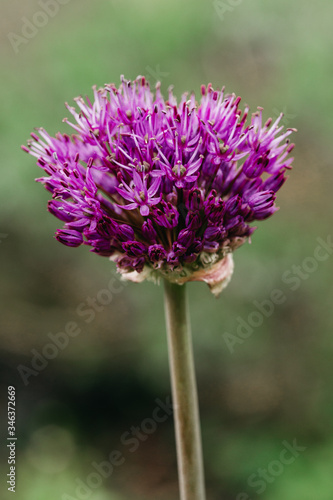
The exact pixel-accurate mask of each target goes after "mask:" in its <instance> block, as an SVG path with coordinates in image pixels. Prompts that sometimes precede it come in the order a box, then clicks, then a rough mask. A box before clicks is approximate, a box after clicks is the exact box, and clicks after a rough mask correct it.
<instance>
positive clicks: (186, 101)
mask: <svg viewBox="0 0 333 500" xmlns="http://www.w3.org/2000/svg"><path fill="white" fill-rule="evenodd" d="M76 103H77V106H78V107H79V112H77V111H76V110H75V109H74V108H72V107H70V106H68V105H67V109H68V110H69V112H70V113H71V114H72V115H73V118H74V120H73V123H72V122H69V121H68V120H65V121H67V123H68V124H69V125H70V126H71V127H72V128H73V129H74V134H73V135H72V136H69V135H66V134H60V133H58V134H57V135H56V136H55V137H51V136H50V135H49V134H48V133H47V132H45V130H43V129H39V130H38V132H39V135H37V134H36V133H33V134H31V136H32V139H31V140H30V141H28V147H26V146H22V148H23V150H24V151H27V152H28V153H30V154H31V155H33V156H35V157H36V158H37V165H38V166H39V167H40V168H41V169H42V170H43V171H44V176H43V177H41V178H39V179H37V180H38V182H41V183H42V184H44V186H45V187H46V189H47V190H48V191H50V193H52V200H51V201H50V202H49V205H48V209H49V211H50V212H51V213H52V214H53V215H55V216H56V217H57V218H58V219H59V220H61V221H62V222H64V227H63V229H60V230H58V231H57V233H56V238H57V240H58V241H60V242H61V243H63V244H64V245H67V246H72V247H76V246H79V245H81V244H85V245H88V246H90V247H91V251H93V252H94V253H97V254H99V255H103V256H109V257H110V258H111V259H112V260H114V261H115V262H116V263H117V267H118V270H119V272H121V273H122V274H123V275H124V277H126V278H128V279H132V280H134V281H141V280H142V279H145V278H153V279H158V277H159V276H162V277H167V278H168V279H170V280H172V281H174V282H177V283H183V282H185V281H189V280H203V281H207V283H208V284H209V285H210V286H211V287H212V288H213V290H214V291H217V292H219V291H220V290H221V289H222V282H223V283H224V284H225V282H226V281H227V278H228V277H230V274H231V270H232V257H231V252H232V251H233V250H235V249H236V248H238V247H239V246H240V245H242V244H243V243H244V242H245V241H246V240H248V239H249V238H250V236H251V234H252V233H253V231H254V230H255V227H253V226H251V225H250V224H251V223H252V222H254V221H256V220H263V219H266V218H267V217H269V216H270V215H272V214H273V213H274V212H275V211H276V210H277V208H276V206H275V197H276V192H277V191H278V190H279V189H280V187H281V186H282V185H283V183H284V181H285V180H286V177H287V176H286V171H287V170H289V169H290V168H291V164H292V161H293V158H290V157H289V153H290V152H291V151H292V149H293V146H294V145H293V144H289V139H288V136H289V135H290V134H291V133H292V131H293V129H287V131H285V132H283V131H282V129H283V127H282V126H280V125H279V123H280V120H281V118H282V114H281V115H280V117H279V118H278V119H277V120H276V121H275V122H274V123H273V122H272V120H271V119H269V120H268V121H267V122H266V123H264V124H263V121H262V109H261V108H259V110H258V111H257V112H256V113H254V114H253V115H252V118H251V122H250V124H246V120H247V115H248V111H249V110H248V108H247V107H246V108H245V110H244V111H243V112H242V111H241V110H240V109H239V103H240V97H237V98H236V96H235V95H234V94H232V95H230V94H225V92H224V89H222V90H221V91H216V90H213V88H212V86H211V84H209V85H208V86H207V87H205V86H202V88H201V99H200V102H197V101H196V100H195V96H194V94H192V95H190V96H188V95H187V94H184V95H183V96H182V98H181V100H180V102H179V103H177V100H176V98H175V97H174V95H173V93H172V90H169V95H168V100H166V101H165V100H164V98H163V97H162V95H161V92H160V85H159V84H157V86H156V91H155V93H153V92H152V91H151V90H150V87H149V84H148V82H147V81H146V80H145V78H143V77H138V78H137V79H136V80H135V81H134V82H130V81H127V80H125V79H124V78H122V81H121V85H120V87H119V88H117V87H116V86H115V85H114V84H110V85H106V86H105V88H104V89H98V90H97V89H96V88H95V87H94V99H93V101H92V102H91V101H90V100H89V99H88V98H87V99H86V101H84V100H83V99H82V98H77V99H76Z"/></svg>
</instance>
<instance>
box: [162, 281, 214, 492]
mask: <svg viewBox="0 0 333 500" xmlns="http://www.w3.org/2000/svg"><path fill="white" fill-rule="evenodd" d="M164 289H165V315H166V325H167V337H168V349H169V364H170V374H171V386H172V400H173V408H174V421H175V432H176V447H177V460H178V474H179V487H180V498H181V500H205V485H204V471H203V459H202V446H201V432H200V418H199V405H198V396H197V387H196V379H195V368H194V360H193V348H192V335H191V327H190V321H189V309H188V302H187V294H186V285H177V284H175V283H170V282H169V281H167V280H164Z"/></svg>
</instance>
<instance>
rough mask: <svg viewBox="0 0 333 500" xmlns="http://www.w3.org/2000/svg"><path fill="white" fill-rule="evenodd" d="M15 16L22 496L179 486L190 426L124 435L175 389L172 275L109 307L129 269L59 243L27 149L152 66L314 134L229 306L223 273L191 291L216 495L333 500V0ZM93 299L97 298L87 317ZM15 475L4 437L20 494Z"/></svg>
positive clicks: (135, 6) (94, 498)
mask: <svg viewBox="0 0 333 500" xmlns="http://www.w3.org/2000/svg"><path fill="white" fill-rule="evenodd" d="M43 6H44V7H43ZM45 6H46V7H45ZM0 9H1V16H0V34H1V45H0V57H1V78H0V96H1V97H0V102H1V113H0V148H1V165H0V168H1V182H0V205H1V207H0V208H1V212H0V214H1V215H0V291H1V302H0V304H1V316H0V324H1V345H0V363H1V366H0V371H1V382H0V398H1V432H2V435H3V436H6V433H7V419H6V414H7V408H6V398H7V386H8V385H14V386H15V387H16V392H17V437H18V440H17V450H16V451H17V463H16V466H17V487H16V496H15V498H16V499H17V500H45V499H47V500H60V499H61V500H66V498H67V500H68V498H72V499H73V498H76V499H77V500H79V499H80V498H89V499H90V500H124V499H126V500H131V499H136V500H149V499H152V500H174V499H176V498H178V489H177V488H178V486H177V468H176V455H175V444H174V434H173V422H172V418H171V417H170V418H168V419H167V420H166V421H165V422H163V423H159V424H158V425H157V428H156V429H155V430H154V432H152V433H148V432H147V433H143V434H141V437H140V438H137V439H138V442H139V446H138V447H137V449H136V450H135V451H131V450H130V446H129V445H126V444H123V442H122V438H121V436H123V434H124V433H126V432H129V433H131V432H132V430H131V429H132V427H133V426H134V427H136V426H139V427H140V426H142V425H144V424H143V423H144V421H145V419H147V418H150V417H151V415H152V412H153V410H154V408H155V407H156V399H159V400H162V401H165V400H166V398H167V397H168V396H169V395H170V383H169V371H168V359H167V345H166V338H165V327H164V312H163V287H162V286H160V287H158V286H154V285H153V284H151V283H144V284H142V285H134V284H128V285H126V286H125V285H124V284H123V285H120V284H119V282H118V281H117V280H116V281H115V283H116V284H115V287H117V290H118V291H119V290H120V291H119V293H113V295H112V300H111V302H110V303H109V304H106V305H104V306H103V305H101V302H100V301H99V299H100V298H101V297H103V292H101V291H102V290H104V289H106V288H107V287H108V283H109V281H110V279H112V278H113V279H114V274H115V273H114V265H113V264H111V263H110V262H109V261H108V260H107V259H103V258H101V257H97V256H95V255H93V254H89V252H88V249H87V248H79V249H75V250H74V249H70V248H66V247H64V246H62V245H60V244H59V243H58V242H56V240H55V239H54V238H53V234H54V232H55V230H56V228H57V227H60V226H59V221H57V220H56V219H55V218H53V217H52V216H51V215H50V214H48V213H47V211H46V203H47V200H48V198H49V195H48V193H47V192H46V191H44V190H43V188H42V186H41V185H38V184H36V183H34V178H36V177H38V176H39V175H41V173H40V171H38V167H37V166H36V165H35V162H34V159H33V158H32V157H30V156H27V155H24V153H23V152H22V151H21V150H20V145H21V144H24V143H25V142H26V140H27V139H28V137H29V134H30V132H31V131H32V130H33V129H34V127H39V126H43V127H44V128H45V129H46V130H48V131H49V132H50V133H52V134H54V133H56V132H57V131H58V130H60V131H63V132H64V131H67V132H68V131H69V128H68V126H67V125H66V124H63V123H62V121H61V120H62V118H63V117H65V116H67V115H68V113H67V110H66V109H65V108H64V106H63V103H64V102H65V101H67V102H70V103H71V102H72V99H73V98H74V97H75V96H77V95H80V94H82V95H86V94H88V95H91V87H92V85H94V84H96V85H97V86H103V84H104V83H107V82H115V83H116V84H118V82H119V77H120V75H121V74H124V75H125V77H126V78H129V79H133V78H135V77H136V76H137V75H139V74H142V75H145V76H146V77H147V78H148V79H149V80H150V82H151V84H152V85H153V84H155V82H156V81H157V80H160V81H161V84H162V90H163V92H164V93H167V89H168V87H169V86H170V85H171V84H173V85H174V87H175V94H176V95H178V96H180V95H181V94H182V93H183V92H184V91H191V90H195V91H196V92H197V93H198V92H199V89H200V85H201V84H202V83H208V82H212V84H213V86H214V87H219V88H221V87H222V86H223V85H225V86H226V90H227V91H228V92H235V93H236V94H238V95H241V96H242V98H243V101H242V102H243V103H248V104H249V105H250V107H251V110H252V111H253V112H254V111H255V110H256V107H257V106H263V107H264V116H265V117H267V118H268V117H270V116H271V117H273V118H274V117H275V118H277V116H278V115H279V113H280V112H281V111H283V112H284V113H285V116H284V119H283V124H284V125H285V126H286V127H287V128H288V127H295V128H297V129H298V133H297V134H294V136H293V140H294V142H296V149H295V162H294V169H293V170H292V171H291V174H290V178H289V180H288V182H287V183H286V185H285V186H284V187H283V188H282V190H281V192H280V193H279V194H278V205H279V206H280V211H279V212H277V213H276V214H275V215H274V217H273V218H272V219H269V220H268V221H265V222H262V223H260V224H258V226H259V228H258V230H257V231H256V232H255V233H254V235H253V237H252V244H251V245H248V244H247V245H245V246H243V247H242V248H241V249H240V250H238V251H237V252H236V253H235V256H234V257H235V273H234V277H233V279H232V281H231V283H230V285H229V286H228V288H227V289H226V291H225V292H223V294H222V295H221V297H220V298H219V299H217V300H216V299H214V298H213V297H212V296H211V295H210V293H209V290H208V288H206V286H205V285H204V284H201V283H200V284H199V283H193V284H191V285H190V286H189V287H188V288H189V295H190V304H191V316H192V325H193V336H194V350H195V358H196V366H197V378H198V387H199V399H200V408H201V418H202V433H203V448H204V456H205V468H206V482H207V496H208V500H220V499H223V500H256V499H257V498H260V499H262V500H284V499H286V498H293V499H299V500H313V499H315V500H331V499H332V496H333V479H332V453H333V432H332V430H333V429H332V422H333V369H332V357H333V346H332V327H333V319H332V318H333V317H332V300H333V293H332V271H333V255H332V253H330V252H329V251H328V250H326V253H325V249H324V250H323V249H322V250H321V253H320V255H321V256H324V255H326V256H327V258H325V259H324V258H322V259H318V258H317V257H314V255H317V253H315V251H316V248H317V247H318V245H319V242H318V238H321V239H322V240H324V242H326V241H327V238H330V235H332V236H333V234H332V207H333V202H332V194H331V193H332V187H333V186H332V168H333V165H332V157H333V142H332V135H333V120H332V116H333V115H332V111H333V109H332V108H333V99H332V87H333V85H332V83H333V63H332V61H333V59H332V53H333V35H332V17H333V3H332V2H331V1H329V0H318V1H317V2H303V1H301V0H294V1H293V2H290V1H287V0H280V1H279V2H267V1H265V0H252V1H249V0H240V1H238V0H237V1H235V0H225V1H223V0H221V1H211V0H210V1H208V2H207V1H205V2H204V1H199V0H192V1H191V2H190V1H189V0H183V1H176V0H168V1H166V0H161V1H159V2H156V1H155V2H154V1H152V0H142V1H140V2H139V1H135V0H123V1H119V0H118V1H117V0H99V1H98V2H93V1H92V0H68V1H67V2H66V1H64V0H62V1H61V2H60V0H59V1H58V0H52V1H51V0H49V1H47V0H45V1H43V0H41V1H35V0H27V1H25V2H23V1H22V0H10V1H9V0H1V7H0ZM47 9H49V10H47ZM52 9H53V10H52ZM41 11H42V12H44V15H42V16H41V15H40V14H37V13H38V12H41ZM45 12H49V13H48V14H45ZM45 16H46V17H45ZM27 20H28V23H27ZM29 22H31V23H33V26H32V28H31V25H29ZM36 24H37V25H39V26H40V27H38V28H37V29H35V30H34V26H35V25H36ZM27 26H30V28H29V27H27ZM22 30H23V31H22ZM29 30H30V31H29ZM13 35H14V36H13ZM15 35H16V37H15ZM26 35H28V36H26ZM18 36H19V37H21V38H18ZM322 248H324V247H322ZM318 255H319V254H318ZM295 266H296V267H295ZM297 266H300V267H297ZM119 287H121V288H119ZM274 290H279V291H280V295H281V294H282V296H283V298H284V300H283V301H282V300H281V303H279V304H273V303H272V301H271V298H272V293H273V296H274V292H273V291H274ZM89 298H90V300H96V301H97V302H95V304H96V303H97V304H98V310H97V309H95V310H94V315H93V316H92V315H90V316H88V315H86V316H83V315H82V311H84V310H87V308H88V306H87V303H88V302H87V301H88V300H89ZM104 298H105V295H104ZM267 301H270V303H268V302H267ZM258 304H259V306H258ZM263 305H264V306H266V315H265V314H264V313H263V312H261V313H260V307H263ZM78 308H79V311H81V315H79V313H78ZM258 311H259V312H258ZM267 311H268V312H267ZM254 312H256V314H253V313H254ZM88 319H91V321H89V322H88V321H87V320H88ZM69 322H75V323H77V325H78V328H80V333H79V334H78V335H77V336H75V337H71V338H70V340H69V342H68V345H67V346H66V347H65V348H64V349H60V348H59V349H58V351H59V352H58V354H57V355H56V356H54V359H49V360H48V362H47V363H48V364H47V366H46V367H45V368H43V369H41V371H40V372H38V371H37V372H35V374H33V375H31V374H30V375H29V377H28V379H26V381H27V385H25V384H24V383H23V379H22V377H21V376H20V373H19V371H18V369H17V367H18V366H20V365H21V366H23V365H24V366H26V367H30V368H31V361H32V358H33V356H35V355H36V352H37V353H42V352H43V349H45V346H46V345H47V344H49V343H50V334H53V335H56V334H58V333H59V332H64V329H65V327H66V325H68V323H69ZM251 322H252V323H256V322H257V326H252V327H251V324H250V323H251ZM241 323H242V325H243V330H241V329H240V328H241V327H240V326H239V325H240V324H241ZM244 324H246V325H247V326H244ZM239 332H241V334H239ZM242 332H243V333H242ZM244 332H245V333H244ZM53 352H54V351H53ZM51 354H52V352H51ZM141 432H142V430H141ZM294 440H296V442H297V446H300V447H302V448H305V450H304V451H301V452H299V453H298V455H297V457H296V456H295V457H294V458H295V460H294V461H291V460H290V461H289V462H290V463H288V464H284V463H283V462H281V460H280V457H281V453H282V452H283V450H284V449H285V444H283V443H285V442H287V443H289V444H290V445H292V443H293V442H294ZM2 443H4V440H2ZM112 450H119V451H120V452H121V453H122V454H123V457H124V459H125V460H124V463H123V464H122V465H120V466H118V467H114V470H113V472H112V473H111V474H109V475H108V477H105V478H103V480H102V482H101V484H98V486H96V485H94V487H92V486H91V487H90V492H89V488H88V489H86V490H85V491H86V493H85V495H86V496H85V497H83V496H81V497H78V496H76V493H75V489H76V487H77V486H78V484H79V483H78V482H77V480H78V479H79V482H80V481H83V482H86V481H87V477H88V476H89V474H91V473H92V472H94V470H95V469H94V468H93V466H92V462H96V463H100V462H102V461H105V460H107V459H108V456H109V454H110V452H111V451H112ZM291 456H292V455H290V452H289V455H288V458H290V457H291ZM281 463H282V465H281ZM263 469H264V470H265V471H266V472H264V473H263V472H262V470H263ZM260 471H261V472H260ZM7 473H8V464H7V449H6V447H5V446H3V445H2V447H1V451H0V475H1V485H0V489H1V495H0V496H1V498H3V499H5V500H6V499H7V498H12V497H11V495H12V493H10V492H8V490H7V485H6V484H5V483H6V474H7ZM263 474H265V477H266V478H267V479H263V477H264V476H263ZM96 481H97V480H96ZM97 483H98V481H97V482H96V484H97ZM80 484H81V483H80ZM95 486H96V487H95ZM64 494H67V495H69V496H68V497H66V496H64Z"/></svg>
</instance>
